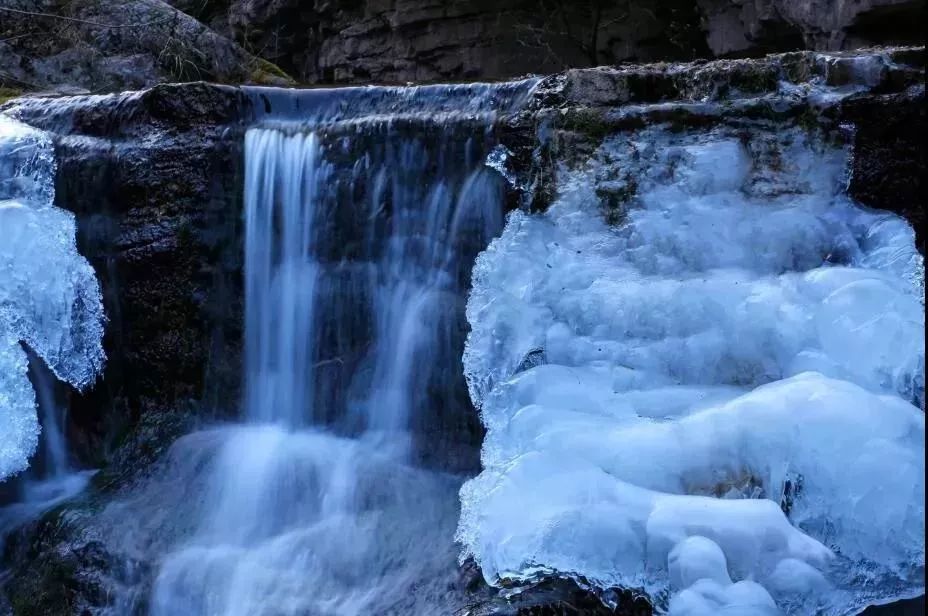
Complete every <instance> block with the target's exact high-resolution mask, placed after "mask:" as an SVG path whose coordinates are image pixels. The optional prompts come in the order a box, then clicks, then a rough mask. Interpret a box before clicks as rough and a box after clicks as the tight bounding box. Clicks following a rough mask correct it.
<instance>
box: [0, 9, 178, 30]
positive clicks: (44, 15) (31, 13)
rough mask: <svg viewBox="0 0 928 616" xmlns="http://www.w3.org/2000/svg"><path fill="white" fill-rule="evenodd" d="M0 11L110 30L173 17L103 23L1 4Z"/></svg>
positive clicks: (164, 20) (141, 26)
mask: <svg viewBox="0 0 928 616" xmlns="http://www.w3.org/2000/svg"><path fill="white" fill-rule="evenodd" d="M0 11H4V12H6V13H16V14H18V15H26V16H28V17H42V18H45V19H58V20H61V21H69V22H72V23H79V24H87V25H90V26H98V27H100V28H109V29H112V30H118V29H121V28H143V27H145V26H153V25H155V24H160V23H164V22H166V21H168V20H170V19H171V18H172V17H173V15H168V16H167V17H162V18H160V19H153V20H152V21H145V22H142V23H136V24H105V23H102V22H99V21H92V20H89V19H78V18H77V17H65V16H64V15H55V14H53V13H37V12H35V11H23V10H20V9H11V8H7V7H2V6H0Z"/></svg>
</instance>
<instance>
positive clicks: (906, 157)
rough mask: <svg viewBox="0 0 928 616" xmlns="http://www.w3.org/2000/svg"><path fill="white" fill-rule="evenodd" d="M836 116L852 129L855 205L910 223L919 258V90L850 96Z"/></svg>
mask: <svg viewBox="0 0 928 616" xmlns="http://www.w3.org/2000/svg"><path fill="white" fill-rule="evenodd" d="M842 112H843V113H842V118H843V119H844V120H846V121H848V122H851V123H853V125H854V127H855V130H854V138H853V139H854V140H853V143H854V145H853V148H854V156H853V159H852V161H851V178H850V185H849V190H848V192H849V193H850V194H851V196H852V197H854V198H855V199H857V200H858V201H860V202H861V203H864V204H866V205H869V206H871V207H874V208H879V209H883V210H889V211H891V212H896V213H897V214H899V215H901V216H903V217H904V218H906V219H907V220H908V221H909V222H911V223H912V226H913V227H915V234H916V245H917V246H918V249H919V251H920V252H921V253H922V254H923V255H924V254H925V237H926V236H925V233H926V228H925V192H924V179H923V176H924V170H925V142H924V138H925V134H926V133H925V94H924V88H923V87H922V88H921V89H916V90H913V91H907V92H904V93H900V94H886V95H882V96H876V97H873V96H860V97H855V98H853V99H851V100H849V101H847V102H846V103H845V105H844V106H843V109H842Z"/></svg>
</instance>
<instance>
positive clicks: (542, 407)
mask: <svg viewBox="0 0 928 616" xmlns="http://www.w3.org/2000/svg"><path fill="white" fill-rule="evenodd" d="M845 157H846V153H845V151H844V150H843V148H840V147H837V146H832V145H828V144H824V143H822V142H820V141H818V140H817V139H812V138H809V137H808V136H807V135H806V134H805V133H803V132H801V131H799V130H789V129H772V128H764V127H762V126H758V127H756V128H754V129H752V130H751V131H750V132H747V133H746V132H745V131H743V130H740V131H734V130H729V129H725V128H720V129H716V130H714V131H712V132H710V133H708V134H706V133H703V134H701V135H696V134H687V133H673V132H670V131H665V130H663V129H661V128H660V127H657V128H652V129H646V130H642V131H641V132H638V133H636V134H633V135H632V136H630V137H629V138H613V139H610V140H608V141H607V142H606V143H604V145H603V146H602V147H601V148H600V150H599V151H598V153H597V155H596V156H595V157H594V160H593V162H591V163H590V164H589V165H587V166H586V167H584V168H582V169H580V170H576V171H572V172H567V171H562V172H561V174H562V177H565V178H566V179H565V180H564V181H562V182H561V184H562V185H561V190H560V193H559V197H558V199H557V200H556V202H555V203H554V204H553V205H552V206H551V208H550V209H549V210H548V211H547V212H546V213H545V214H539V215H530V214H526V213H523V212H515V213H513V214H511V215H510V217H509V220H508V222H507V225H506V228H505V231H504V232H503V234H502V237H500V238H499V239H498V240H496V241H494V242H493V243H492V244H491V246H490V247H489V248H488V250H487V251H486V252H485V253H483V254H482V255H481V256H480V257H479V258H478V262H477V265H476V267H475V270H474V279H473V281H474V283H473V291H472V295H471V297H470V301H469V303H468V308H467V314H468V321H469V322H470V324H471V328H472V332H471V334H470V336H469V338H468V342H467V348H466V351H465V370H466V375H467V378H468V383H469V386H470V390H471V396H472V398H473V400H474V401H475V402H476V403H478V404H479V405H480V406H481V407H482V409H481V410H482V417H483V420H484V423H485V425H486V426H487V428H488V435H487V437H486V440H485V443H484V448H483V465H484V471H483V472H482V473H481V474H480V475H479V476H478V477H477V478H475V479H473V480H471V481H469V482H468V483H467V484H465V486H464V487H463V488H462V490H461V498H462V504H463V512H462V516H461V522H460V525H459V530H458V537H459V539H460V541H461V542H462V543H463V544H464V546H465V555H473V556H474V557H475V558H476V560H477V562H478V563H479V564H480V565H481V567H482V569H483V571H484V574H485V576H486V577H487V579H488V580H489V581H491V582H497V581H499V580H500V579H502V578H511V579H516V580H518V579H530V578H532V577H534V576H537V575H539V574H546V573H547V574H558V575H568V576H578V577H582V578H583V579H585V580H587V581H590V582H592V583H594V584H596V585H598V586H601V587H610V586H622V587H632V588H640V589H643V590H644V591H645V592H647V593H648V594H649V595H650V596H651V597H652V599H654V600H655V601H656V602H657V605H658V606H659V607H664V608H669V610H670V613H672V614H675V615H683V614H688V615H696V614H700V615H701V614H716V613H726V614H764V613H779V611H785V612H787V613H797V614H805V613H812V612H814V611H816V610H817V611H818V613H822V614H846V613H851V612H853V611H855V610H857V609H860V608H861V607H862V606H864V605H867V604H868V603H875V602H885V601H889V600H892V599H895V598H901V597H908V596H913V595H916V594H920V593H922V592H924V582H923V574H924V506H923V503H924V490H925V485H924V471H925V459H924V437H925V423H924V413H923V410H921V409H920V408H919V406H922V405H923V404H924V335H923V334H924V312H923V311H924V307H923V289H924V286H923V285H924V282H923V276H924V274H923V271H924V270H923V263H922V259H921V256H920V255H919V254H918V253H917V251H916V250H915V246H914V233H913V231H912V229H911V228H910V227H909V226H908V225H907V224H906V223H905V221H903V220H901V219H899V218H898V217H896V216H894V215H891V214H888V213H883V212H875V211H869V210H865V209H863V208H860V207H858V206H857V205H855V204H854V203H852V202H851V201H849V200H848V198H847V197H846V196H845V194H844V169H845ZM629 195H631V197H629ZM604 210H605V212H604ZM604 213H608V214H609V216H610V218H618V219H619V220H621V222H620V223H619V224H617V225H615V226H610V225H607V224H606V223H605V221H604V218H605V216H604ZM668 597H670V600H669V602H668V600H667V599H668Z"/></svg>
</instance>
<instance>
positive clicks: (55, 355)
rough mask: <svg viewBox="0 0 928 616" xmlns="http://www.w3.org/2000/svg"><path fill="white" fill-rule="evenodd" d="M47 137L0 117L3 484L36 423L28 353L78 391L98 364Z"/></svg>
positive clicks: (94, 311)
mask: <svg viewBox="0 0 928 616" xmlns="http://www.w3.org/2000/svg"><path fill="white" fill-rule="evenodd" d="M54 172H55V163H54V149H53V144H52V142H51V140H50V139H49V137H48V136H47V135H46V134H44V133H42V132H40V131H37V130H35V129H32V128H30V127H28V126H25V125H23V124H20V123H18V122H16V121H14V120H11V119H9V118H6V117H4V116H0V481H2V480H3V479H4V478H6V477H8V476H10V475H12V474H14V473H17V472H19V471H21V470H23V469H24V468H25V467H26V465H27V463H28V459H29V456H30V455H32V453H33V452H34V451H35V448H36V445H37V441H38V433H39V424H38V419H37V417H36V401H35V392H34V391H33V389H32V385H31V384H30V382H29V379H28V376H27V367H28V362H27V357H26V353H25V350H24V349H23V347H22V344H23V343H24V344H26V345H28V346H29V348H30V349H32V350H33V351H34V352H35V353H36V354H37V355H38V356H39V357H41V358H42V359H43V360H44V361H45V363H46V364H47V365H48V366H49V368H51V370H52V371H53V372H54V373H55V375H56V376H57V377H58V378H59V379H61V380H63V381H66V382H68V383H70V384H71V385H73V386H75V387H78V388H82V387H84V386H86V385H88V384H90V383H91V382H92V381H93V380H94V378H95V377H96V375H97V374H98V373H99V371H100V368H101V367H102V365H103V361H104V354H103V347H102V338H103V304H102V297H101V295H100V288H99V285H98V283H97V280H96V277H95V275H94V271H93V268H92V267H91V266H90V264H89V263H88V262H87V261H86V260H85V259H84V258H83V257H81V256H80V254H78V252H77V246H76V243H75V222H74V217H73V215H71V214H70V213H69V212H66V211H64V210H61V209H58V208H56V207H54V205H53V202H54V177H55V176H54Z"/></svg>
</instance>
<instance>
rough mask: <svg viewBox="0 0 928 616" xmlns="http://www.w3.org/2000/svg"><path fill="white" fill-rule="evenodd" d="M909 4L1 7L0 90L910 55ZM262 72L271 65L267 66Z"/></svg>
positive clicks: (464, 76) (99, 1)
mask: <svg viewBox="0 0 928 616" xmlns="http://www.w3.org/2000/svg"><path fill="white" fill-rule="evenodd" d="M924 13H925V10H924V3H923V2H921V1H919V0H862V1H859V2H837V1H835V0H622V1H618V2H615V1H608V0H579V1H577V2H570V1H566V0H496V1H493V0H451V1H440V0H351V1H349V2H331V1H328V0H313V1H312V2H308V1H305V0H209V1H206V2H203V1H200V0H169V1H168V2H162V1H161V0H139V1H137V2H132V3H130V4H125V3H118V2H115V1H114V0H77V1H74V2H67V3H65V2H62V1H61V0H0V17H2V20H0V87H5V88H12V89H16V90H22V91H36V90H46V89H54V90H58V91H67V90H69V89H70V90H74V89H75V88H77V89H84V90H90V91H116V90H126V89H136V88H142V87H148V86H151V85H153V84H155V83H159V82H163V81H183V80H190V79H209V80H212V81H221V82H226V83H244V82H249V83H250V82H256V83H271V84H277V85H280V84H284V83H286V82H287V80H288V79H289V78H288V77H287V75H286V74H284V73H283V72H281V70H280V69H278V68H277V66H279V67H281V68H282V69H283V70H284V71H286V72H287V73H289V74H290V75H292V76H293V77H294V78H296V79H297V80H299V81H301V82H305V83H371V82H375V83H406V82H409V81H415V82H427V81H451V80H457V81H462V80H477V79H479V80H495V79H504V78H510V77H514V76H517V75H524V74H528V73H533V74H545V73H551V72H556V71H561V70H564V69H566V68H569V67H585V66H597V65H604V64H616V63H620V62H651V61H658V60H692V59H695V58H711V57H743V56H758V55H762V54H764V53H770V52H778V51H789V50H794V49H814V50H841V49H853V48H857V47H860V46H866V45H874V44H917V43H920V42H922V41H923V40H924V37H923V33H922V32H921V29H920V27H919V26H920V24H921V23H922V21H923V18H924V16H925V15H924ZM272 63H273V64H272Z"/></svg>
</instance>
